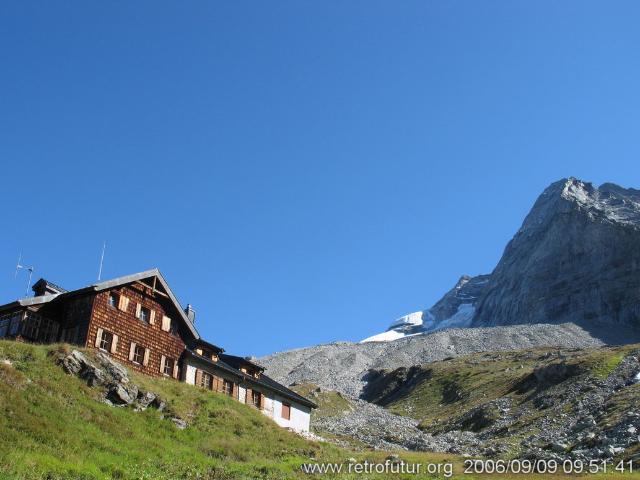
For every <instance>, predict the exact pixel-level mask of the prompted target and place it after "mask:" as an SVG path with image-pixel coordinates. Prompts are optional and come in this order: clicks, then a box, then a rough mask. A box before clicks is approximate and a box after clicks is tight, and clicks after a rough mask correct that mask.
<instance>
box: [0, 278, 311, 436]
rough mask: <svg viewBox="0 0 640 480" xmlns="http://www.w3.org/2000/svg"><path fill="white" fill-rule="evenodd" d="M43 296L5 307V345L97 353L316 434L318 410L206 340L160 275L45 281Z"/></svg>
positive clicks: (0, 313) (1, 323) (39, 287)
mask: <svg viewBox="0 0 640 480" xmlns="http://www.w3.org/2000/svg"><path fill="white" fill-rule="evenodd" d="M33 290H34V294H35V296H33V297H29V298H24V299H21V300H17V301H15V302H12V303H9V304H6V305H2V306H0V338H15V339H20V340H25V341H30V342H37V343H54V342H67V343H71V344H76V345H82V346H88V347H93V348H97V349H99V350H102V351H104V352H107V353H108V354H110V355H111V356H112V357H114V358H115V359H116V360H117V361H119V362H121V363H122V364H124V365H127V366H128V367H129V368H133V369H135V370H138V371H140V372H141V373H144V374H146V375H150V376H156V377H168V378H173V379H175V380H179V381H183V382H186V383H189V384H191V385H195V386H197V387H200V388H205V389H207V390H211V391H212V392H217V393H220V394H225V395H229V396H231V397H233V398H235V399H236V400H238V401H240V402H242V403H246V404H248V405H250V406H252V407H254V408H257V409H259V410H261V411H262V412H263V413H264V414H265V415H267V416H269V417H270V418H272V419H273V420H274V421H276V422H277V423H278V424H279V425H281V426H283V427H288V428H292V429H294V430H297V431H308V430H309V419H310V413H311V409H312V408H315V407H316V405H315V404H314V403H313V402H311V401H310V400H308V399H306V398H304V397H302V396H300V395H298V394H297V393H295V392H293V391H292V390H290V389H288V388H287V387H285V386H284V385H281V384H279V383H278V382H276V381H275V380H273V379H271V378H269V377H268V376H266V375H265V374H264V369H263V368H262V367H260V366H259V365H256V364H255V363H253V362H251V361H249V360H247V359H245V358H243V357H237V356H234V355H228V354H226V353H224V349H222V348H220V347H218V346H216V345H214V344H212V343H209V342H207V341H205V340H204V339H202V338H201V337H200V335H199V333H198V331H197V330H196V328H195V311H194V310H193V308H192V307H191V306H190V305H187V308H186V309H183V308H182V307H181V306H180V303H179V302H178V300H177V299H176V297H175V296H174V294H173V292H172V291H171V289H170V288H169V285H168V284H167V282H166V280H165V279H164V277H163V276H162V274H161V273H160V271H159V270H158V269H153V270H148V271H145V272H140V273H136V274H133V275H127V276H124V277H120V278H116V279H113V280H108V281H105V282H99V283H95V284H93V285H90V286H87V287H84V288H80V289H78V290H73V291H66V290H64V289H63V288H61V287H59V286H57V285H55V284H53V283H51V282H47V281H46V280H44V279H40V280H39V281H38V282H36V284H35V285H34V286H33Z"/></svg>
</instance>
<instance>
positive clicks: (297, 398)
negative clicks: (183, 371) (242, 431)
mask: <svg viewBox="0 0 640 480" xmlns="http://www.w3.org/2000/svg"><path fill="white" fill-rule="evenodd" d="M185 353H186V354H188V355H189V356H191V357H193V358H196V359H197V360H201V361H202V362H204V363H207V364H208V365H211V366H212V367H216V368H220V369H221V370H225V371H227V372H229V373H231V374H233V375H235V376H236V377H239V378H242V379H243V380H244V381H245V382H247V383H250V384H254V385H259V386H261V387H264V388H266V389H267V390H271V391H274V392H276V393H278V394H280V395H281V396H283V397H285V398H288V399H289V400H293V401H294V402H298V403H300V404H302V405H306V406H307V407H311V408H317V407H318V406H317V405H316V404H315V403H313V402H312V401H311V400H309V399H307V398H304V397H303V396H302V395H298V394H297V393H296V392H294V391H293V390H290V389H288V388H287V387H285V386H284V385H282V384H281V383H278V382H276V381H275V380H274V379H273V378H271V377H268V376H267V375H265V374H264V373H262V374H260V378H256V377H254V376H252V375H248V374H246V373H243V372H241V371H240V370H238V369H237V368H234V367H233V366H232V365H230V364H229V363H227V362H226V361H225V358H224V357H233V358H236V359H241V360H244V359H242V357H236V356H235V355H220V360H218V361H217V362H214V361H213V360H211V359H209V358H206V357H203V356H202V355H198V354H197V353H196V352H194V351H192V350H189V349H187V350H185ZM245 362H246V360H245Z"/></svg>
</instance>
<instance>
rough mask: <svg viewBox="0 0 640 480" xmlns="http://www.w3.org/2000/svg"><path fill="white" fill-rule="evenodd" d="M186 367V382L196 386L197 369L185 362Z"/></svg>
mask: <svg viewBox="0 0 640 480" xmlns="http://www.w3.org/2000/svg"><path fill="white" fill-rule="evenodd" d="M185 366H186V367H187V368H186V370H185V374H184V382H185V383H188V384H189V385H195V384H196V367H194V366H193V365H190V364H189V363H187V362H185Z"/></svg>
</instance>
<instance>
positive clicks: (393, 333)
mask: <svg viewBox="0 0 640 480" xmlns="http://www.w3.org/2000/svg"><path fill="white" fill-rule="evenodd" d="M414 335H420V334H419V333H412V334H409V335H408V334H406V333H403V332H399V331H397V330H388V331H386V332H382V333H379V334H377V335H373V336H372V337H369V338H365V339H364V340H361V341H360V343H367V342H392V341H393V340H398V339H400V338H406V337H413V336H414Z"/></svg>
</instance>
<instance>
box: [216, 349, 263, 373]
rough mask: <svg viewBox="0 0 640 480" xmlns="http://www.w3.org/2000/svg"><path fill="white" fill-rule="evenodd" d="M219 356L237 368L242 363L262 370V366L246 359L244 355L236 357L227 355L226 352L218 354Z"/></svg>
mask: <svg viewBox="0 0 640 480" xmlns="http://www.w3.org/2000/svg"><path fill="white" fill-rule="evenodd" d="M220 358H221V359H222V360H224V361H225V362H226V363H228V364H229V365H231V366H232V367H234V368H237V369H238V370H240V367H242V366H243V365H250V366H252V367H254V368H256V369H257V370H260V371H261V372H264V367H263V366H261V365H258V364H257V363H253V362H252V361H251V360H247V359H246V358H244V357H238V356H237V355H229V354H228V353H223V354H221V355H220Z"/></svg>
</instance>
